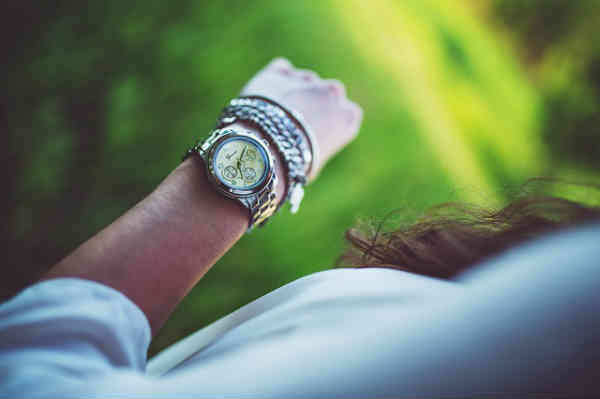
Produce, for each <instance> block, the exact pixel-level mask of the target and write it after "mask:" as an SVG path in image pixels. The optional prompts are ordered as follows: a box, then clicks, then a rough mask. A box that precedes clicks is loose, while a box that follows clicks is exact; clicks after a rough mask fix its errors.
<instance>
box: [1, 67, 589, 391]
mask: <svg viewBox="0 0 600 399" xmlns="http://www.w3.org/2000/svg"><path fill="white" fill-rule="evenodd" d="M242 94H246V95H258V96H263V97H262V98H263V99H265V98H269V99H272V100H274V103H275V104H280V105H281V107H282V109H283V110H288V111H290V113H289V114H288V115H287V116H288V117H290V118H291V117H292V116H291V115H292V114H291V110H296V111H299V112H300V113H302V114H303V115H304V116H305V117H306V119H307V120H306V122H307V125H308V126H311V127H312V129H313V132H314V138H312V139H314V140H316V141H315V142H311V137H310V134H309V132H308V131H307V130H308V128H307V127H306V126H304V124H303V122H302V121H300V120H296V122H297V123H298V128H299V129H300V130H302V133H300V136H299V138H298V142H304V143H306V144H307V147H306V148H309V150H312V153H310V154H309V155H310V156H309V157H308V158H306V159H305V161H306V162H303V163H302V162H300V165H304V166H306V169H305V170H301V171H300V172H299V173H300V174H302V173H305V174H306V176H308V178H309V179H314V177H315V176H316V175H317V174H318V171H319V170H320V169H321V168H322V167H323V165H324V164H325V163H326V161H327V159H329V158H330V157H331V156H333V155H334V154H335V153H336V152H337V151H339V150H341V149H342V148H343V147H344V146H345V145H346V144H347V143H348V142H349V141H351V140H352V139H353V138H354V137H355V135H356V133H357V131H358V128H359V125H360V122H361V117H362V115H361V113H362V112H361V110H360V108H359V107H358V106H357V105H356V104H354V103H352V102H351V101H349V100H348V99H347V98H346V94H345V92H344V87H343V85H342V84H341V83H339V82H337V81H327V80H322V79H320V78H319V77H318V76H317V75H316V74H315V73H313V72H311V71H302V70H298V69H295V68H294V67H293V66H292V65H291V64H290V63H289V62H288V61H286V60H284V59H276V60H274V61H273V62H272V63H270V64H269V65H268V66H266V67H265V69H263V70H262V71H260V72H259V73H258V74H257V75H256V76H255V77H254V78H253V79H252V80H250V82H249V83H248V84H247V85H246V86H245V87H244V89H243V91H242ZM265 101H266V100H265ZM232 112H233V111H232ZM232 114H233V113H232ZM283 114H285V112H283V113H282V115H283ZM236 115H238V119H235V118H233V119H228V122H229V125H228V128H231V129H233V130H235V129H240V130H244V132H246V133H244V134H248V137H254V138H256V140H254V139H252V140H254V141H252V140H250V139H248V140H246V141H245V142H244V143H242V146H240V147H235V148H234V147H231V151H230V152H229V153H226V154H224V157H225V158H223V162H226V161H225V159H226V160H228V161H229V162H231V165H229V166H231V169H230V170H229V171H227V170H226V169H227V166H225V165H222V166H219V165H218V162H216V161H215V165H216V166H215V168H216V169H217V170H221V172H215V171H210V168H208V169H207V168H205V167H204V165H203V164H202V160H204V159H205V154H204V153H202V154H200V155H202V158H199V157H196V156H195V155H196V154H197V153H199V152H202V151H204V150H202V148H200V147H194V149H192V151H191V152H190V154H191V155H192V156H190V157H188V158H187V159H186V160H185V161H184V162H183V163H182V164H181V165H180V166H179V167H177V168H176V169H175V170H174V171H173V172H172V173H171V174H170V175H169V176H168V177H167V178H166V179H165V180H164V181H163V182H162V183H161V184H160V185H159V186H158V188H157V189H156V190H155V191H154V192H153V193H151V194H150V195H149V196H148V197H147V198H145V199H144V200H143V201H142V202H140V203H139V204H138V205H136V206H135V207H134V208H132V209H131V210H129V211H128V212H127V213H126V214H124V215H123V216H121V217H120V218H119V219H117V220H116V221H115V222H113V223H112V224H111V225H110V226H108V227H107V228H105V229H104V230H102V231H101V232H100V233H98V234H97V235H96V236H94V237H92V238H91V239H90V240H88V241H87V242H85V243H84V244H83V245H81V246H80V247H79V248H78V249H76V250H75V251H74V252H73V253H72V254H70V255H69V256H68V257H66V258H65V259H63V260H62V261H61V262H60V263H58V264H57V265H56V266H54V268H52V269H51V270H50V272H49V273H48V274H47V275H46V276H45V278H44V279H43V281H42V282H40V283H38V284H36V285H34V286H32V287H29V288H28V289H26V290H24V291H23V292H22V293H21V294H19V295H18V296H16V297H15V298H13V299H12V300H10V301H9V302H7V303H5V304H3V305H2V306H1V307H0V337H1V339H0V370H2V372H1V373H0V376H2V377H1V379H0V393H1V395H2V396H6V397H20V396H26V397H33V396H61V397H66V396H77V397H88V396H102V397H107V396H121V397H129V396H144V397H148V396H161V397H165V396H168V397H173V396H196V397H197V396H202V397H334V396H336V397H365V396H368V397H374V396H378V397H383V396H386V397H388V396H393V397H406V396H410V397H444V396H450V397H456V396H460V397H467V396H473V397H482V396H499V395H503V394H518V395H523V394H526V393H553V394H565V395H569V396H570V397H572V395H583V394H586V393H589V392H590V391H588V390H589V389H595V388H594V385H593V383H594V379H593V377H594V376H595V375H594V368H593V366H597V365H598V362H599V360H598V359H599V356H600V352H599V350H598V348H600V345H598V344H600V338H599V337H600V334H598V333H599V332H600V321H599V320H598V319H597V317H596V315H597V314H598V310H600V301H599V300H598V299H597V298H596V292H597V289H598V287H600V277H599V274H598V273H597V270H596V266H597V261H596V259H598V256H599V255H600V249H599V246H598V245H597V241H598V239H597V237H598V234H600V226H598V225H590V226H587V227H585V228H581V229H578V230H573V231H572V232H570V233H564V234H558V235H554V236H549V237H547V238H544V239H542V240H540V241H535V242H533V243H530V244H527V245H526V246H524V247H519V248H516V249H514V250H511V251H508V252H506V253H504V254H503V255H502V256H499V257H496V258H491V259H490V260H488V261H485V262H483V263H482V264H480V266H479V267H478V268H475V269H473V271H471V272H470V273H466V274H462V275H460V276H459V277H458V278H455V279H454V280H452V281H445V280H441V279H437V278H432V277H427V276H422V275H419V274H417V273H420V274H425V275H432V276H441V277H449V276H452V275H454V274H456V273H458V272H459V271H460V270H461V268H465V267H466V266H469V265H471V264H474V263H477V262H481V261H482V260H485V257H486V256H487V255H490V254H491V253H492V252H498V251H501V250H503V249H506V248H507V247H509V246H511V245H512V244H514V243H515V242H516V241H518V240H520V239H522V238H526V237H527V238H529V237H531V236H535V235H539V234H541V233H542V232H546V231H548V230H551V229H552V228H557V227H560V226H562V225H564V224H565V222H563V220H566V221H567V222H566V223H567V225H568V224H569V223H572V224H575V223H577V222H580V221H581V220H585V219H589V218H591V217H595V216H597V215H598V211H597V210H595V209H588V208H585V207H578V206H576V205H574V204H571V203H562V202H560V201H559V200H556V201H557V202H556V203H557V204H560V206H557V209H558V208H560V209H563V210H568V209H577V210H580V211H581V212H579V213H577V212H575V214H574V216H573V217H570V216H569V215H571V214H569V215H567V217H565V218H562V219H561V221H557V222H556V223H555V224H554V225H552V226H551V223H549V222H548V223H547V224H546V225H544V226H543V228H540V229H528V228H526V227H527V223H529V226H538V225H541V219H540V218H539V217H538V216H539V215H538V214H537V213H535V212H529V211H528V212H524V210H525V209H526V206H525V205H524V204H520V205H519V207H520V208H519V207H517V208H515V209H513V210H519V209H520V211H521V212H520V213H519V212H513V213H512V214H511V209H510V207H509V208H507V211H506V214H498V215H495V216H496V221H497V224H496V225H495V227H494V228H493V229H487V228H486V226H485V223H479V224H477V223H475V222H474V221H473V220H470V221H465V220H464V219H463V220H458V221H456V222H455V223H454V224H453V223H451V222H452V221H453V220H455V218H446V219H445V220H443V219H439V218H438V219H436V220H442V222H440V224H435V223H433V222H430V221H424V222H423V223H422V224H420V225H418V226H417V227H415V228H414V229H413V230H408V231H407V232H403V233H400V232H396V234H385V235H381V234H376V235H375V237H373V239H371V238H367V237H362V236H361V235H360V234H359V233H357V232H350V233H349V238H350V239H351V241H352V242H354V243H355V245H356V248H358V249H359V250H362V251H363V253H364V255H363V256H364V259H365V261H366V262H368V263H369V264H371V265H375V266H377V264H379V266H388V267H392V268H398V269H404V271H403V270H392V269H390V268H384V267H374V268H366V269H338V270H331V271H326V272H321V273H316V274H313V275H310V276H307V277H304V278H301V279H299V280H297V281H295V282H292V283H290V284H288V285H286V286H284V287H281V288H280V289H278V290H275V291H274V292H272V293H270V294H268V295H266V296H264V297H262V298H260V299H258V300H256V301H254V302H252V303H250V304H249V305H247V306H245V307H243V308H241V309H239V310H238V311H236V312H234V313H232V314H231V315H229V316H227V317H226V318H224V319H222V320H220V321H218V322H217V323H215V324H213V325H211V326H209V327H208V328H206V329H204V330H202V331H200V332H199V333H197V334H195V335H192V336H191V337H189V338H188V339H186V340H184V341H182V343H180V344H178V345H176V346H174V347H173V348H171V349H169V350H167V351H166V352H165V353H164V355H159V356H158V357H157V360H156V361H154V362H153V363H152V364H151V365H150V367H149V372H151V373H150V375H149V374H146V373H145V368H146V358H145V355H146V350H147V346H148V344H149V341H150V338H151V334H154V333H156V332H157V331H158V330H159V329H160V327H161V325H162V324H163V323H164V322H165V320H166V319H167V318H168V316H169V314H170V312H171V311H172V310H173V308H174V307H175V306H176V304H177V303H178V302H179V301H180V300H181V299H182V298H183V297H184V296H185V295H186V293H187V292H188V291H189V290H190V289H191V287H193V285H194V284H195V283H196V282H197V281H198V280H199V279H200V278H201V277H202V276H203V275H204V274H205V273H206V272H207V271H208V269H210V267H211V266H212V265H213V264H214V263H215V262H216V261H217V260H218V259H219V258H220V257H221V256H222V255H223V254H224V253H225V252H226V251H227V250H228V249H229V248H230V247H231V246H232V245H233V244H234V243H235V242H236V241H237V240H238V239H239V238H240V237H241V235H242V234H243V233H244V231H245V230H246V229H247V228H248V226H249V225H252V223H254V221H255V218H254V216H255V215H256V214H258V215H259V216H260V217H257V218H256V221H257V223H258V221H262V220H263V219H262V217H268V215H267V214H261V212H263V210H264V211H265V212H267V210H269V209H275V208H277V207H278V205H279V204H280V203H281V202H282V201H284V200H286V199H290V201H292V200H293V201H298V198H295V199H292V198H293V195H292V196H288V194H289V193H292V191H293V190H292V183H291V178H292V177H290V176H292V174H291V172H290V170H291V167H290V165H289V163H288V162H290V161H289V160H288V159H286V158H284V157H283V156H282V155H281V153H278V152H277V151H275V153H276V154H279V155H277V156H275V157H273V159H272V161H273V166H272V167H273V173H274V174H275V175H276V176H279V179H273V180H272V183H273V184H272V187H271V188H270V189H271V192H269V195H268V196H266V197H264V198H263V197H261V198H262V199H265V198H267V199H266V200H265V201H267V202H266V203H267V205H268V206H266V207H265V208H264V209H263V210H257V209H258V208H256V207H254V208H253V205H252V204H250V205H248V206H247V208H245V206H244V205H243V204H242V203H240V202H236V201H232V200H230V199H226V198H224V196H223V195H221V194H222V193H220V192H218V191H217V190H216V189H215V187H214V186H213V185H212V184H210V183H209V181H210V179H211V178H213V177H211V176H212V175H211V173H215V175H218V173H222V176H224V177H223V178H230V179H234V178H235V177H236V176H238V177H239V178H240V179H242V180H243V178H248V179H250V178H251V174H250V173H249V172H248V171H247V170H246V169H247V168H249V167H247V165H246V166H244V164H243V162H244V160H245V159H248V157H249V155H248V154H247V152H248V151H251V150H253V148H250V150H249V149H248V145H249V144H248V143H253V145H256V146H258V147H257V148H261V147H260V145H261V144H260V139H261V138H265V135H266V133H265V129H261V128H260V126H258V125H257V124H251V123H248V122H247V121H245V120H244V118H243V117H242V116H241V115H243V113H240V114H236ZM229 117H230V116H228V118H229ZM282 117H283V116H282ZM298 118H299V117H298ZM237 137H240V136H237ZM215 143H216V142H215ZM223 143H225V141H223V142H222V143H221V144H222V147H218V148H226V147H225V144H223ZM221 144H219V145H221ZM238 144H239V143H238ZM308 144H311V145H308ZM211 145H212V144H211ZM317 147H318V148H320V157H319V158H317V157H316V156H317V153H316V152H317V151H316V150H317ZM207 148H208V147H207ZM211 148H213V147H211ZM218 148H217V147H216V144H215V147H214V152H213V153H212V154H213V156H214V157H215V159H216V158H218V155H217V154H218V151H219V149H218ZM236 148H237V149H236ZM211 151H213V150H211ZM265 151H267V150H265ZM265 154H266V152H265ZM238 156H239V158H238ZM255 156H256V154H253V155H252V157H254V158H253V159H256V158H255ZM264 156H265V158H264V160H265V163H264V164H261V165H262V167H264V168H268V167H267V166H265V165H267V164H268V162H267V161H268V160H269V159H270V158H268V156H267V155H264ZM244 157H246V158H244ZM219 159H220V158H219ZM248 162H250V161H248ZM259 166H260V165H259ZM255 167H257V166H256V165H255ZM232 181H233V180H232ZM233 184H234V183H232V187H233ZM240 184H241V183H240ZM257 184H258V183H257ZM265 189H266V188H265ZM261 193H262V192H261ZM271 194H272V195H271ZM261 195H262V194H261ZM261 201H262V200H261ZM550 202H552V201H550ZM553 203H554V202H553ZM249 209H250V215H251V216H252V218H251V219H250V222H249V213H248V210H249ZM261 209H262V208H261ZM253 212H258V213H253ZM523 213H526V214H528V215H531V217H538V219H540V220H537V219H536V220H533V219H530V220H528V221H527V220H525V219H524V224H519V223H521V222H522V221H523V220H521V219H519V218H518V217H517V216H518V215H519V214H523ZM471 215H473V213H472V212H471ZM511 215H513V216H514V218H513V219H511ZM480 216H482V217H483V220H487V221H488V222H489V221H490V220H489V219H490V218H492V219H493V216H494V215H485V214H484V215H480ZM486 218H487V219H486ZM542 219H543V218H542ZM546 219H548V218H546ZM534 221H537V222H539V223H533V222H534ZM501 223H504V225H501ZM511 226H513V227H518V226H521V229H522V230H523V234H521V235H518V234H517V230H518V229H517V230H514V231H511V230H510V227H511ZM506 227H509V229H507V228H506ZM505 231H506V232H508V233H506V236H505V237H504V238H505V240H504V241H503V242H502V243H500V239H499V237H502V234H494V233H498V232H501V233H502V232H505ZM481 237H484V239H483V240H481V239H478V238H481ZM510 237H512V239H510ZM410 240H413V241H410ZM494 240H497V241H495V242H494V244H498V245H495V247H494V250H491V249H490V248H491V247H492V246H493V245H492V246H490V245H488V247H489V248H486V247H485V246H482V245H481V244H482V243H486V242H487V243H488V244H489V242H490V241H494ZM476 242H478V245H479V246H475V245H474V244H475V243H476ZM471 244H473V245H471ZM500 244H502V245H500ZM436 249H437V250H436ZM444 251H445V252H444ZM444 259H451V260H453V262H450V263H449V264H444ZM457 265H458V266H457ZM460 265H462V266H460ZM406 270H408V271H409V272H407V271H406ZM411 272H416V273H411ZM595 392H597V389H596V391H595Z"/></svg>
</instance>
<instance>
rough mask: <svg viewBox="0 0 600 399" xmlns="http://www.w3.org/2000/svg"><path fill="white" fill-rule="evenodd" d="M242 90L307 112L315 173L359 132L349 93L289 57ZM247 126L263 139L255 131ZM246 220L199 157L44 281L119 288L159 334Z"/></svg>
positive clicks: (277, 164) (279, 189)
mask: <svg viewBox="0 0 600 399" xmlns="http://www.w3.org/2000/svg"><path fill="white" fill-rule="evenodd" d="M242 94H254V95H265V96H267V97H273V98H276V99H278V100H279V101H282V103H284V104H286V105H287V106H288V107H290V108H291V109H294V110H296V111H299V112H300V113H303V114H304V116H305V117H306V119H307V121H308V123H309V124H310V125H311V126H312V128H313V131H314V133H315V136H316V141H317V143H318V146H319V147H320V148H321V149H322V150H323V151H321V157H320V161H319V162H318V164H317V165H313V167H315V168H316V170H317V171H318V170H319V169H320V168H321V167H322V166H323V165H324V163H325V162H326V161H327V159H328V158H329V157H331V156H332V155H333V154H334V153H335V152H337V151H339V149H341V148H342V147H343V146H344V145H346V144H347V143H348V142H349V141H350V140H352V139H353V138H354V137H355V135H356V133H357V132H358V127H359V126H360V121H361V119H362V111H361V109H360V107H359V106H358V105H357V104H355V103H353V102H351V101H349V100H348V99H347V98H346V96H345V89H344V87H343V85H342V84H341V83H339V82H337V81H326V80H322V79H320V78H319V77H318V76H317V75H316V74H314V73H307V72H306V71H303V70H298V69H295V68H294V67H293V66H292V65H291V64H290V63H289V61H287V60H283V59H275V60H274V61H273V62H271V63H270V64H269V65H267V66H266V67H265V68H264V69H263V70H261V71H260V72H259V73H257V74H256V76H255V77H254V78H253V79H251V80H250V82H249V83H248V84H247V85H246V87H245V88H244V90H243V92H242ZM242 127H244V128H245V129H246V130H252V131H253V133H255V134H257V135H259V136H263V134H262V133H261V132H259V131H258V130H257V129H253V128H251V127H250V126H247V125H242ZM263 137H264V136H263ZM273 153H274V154H275V153H277V151H273ZM282 165H283V164H282V160H281V158H280V157H279V156H274V170H275V173H276V174H277V176H279V179H278V182H279V183H278V184H277V186H276V188H275V191H276V201H277V202H279V201H281V200H282V198H283V197H284V193H285V189H286V187H285V184H286V176H287V174H286V173H285V172H286V171H285V170H284V169H283V168H282ZM307 167H308V166H307ZM312 175H313V176H314V175H315V173H312ZM248 223H249V212H248V209H247V208H245V207H244V206H243V205H241V204H239V203H238V202H236V201H234V200H230V199H226V198H224V197H223V196H221V195H220V194H218V193H217V191H216V190H215V188H214V187H213V186H212V185H211V183H210V182H209V180H208V177H207V175H206V171H205V168H204V165H203V162H202V161H201V160H200V158H199V157H197V156H194V157H192V158H190V159H188V160H187V161H186V162H184V163H182V164H181V165H180V166H179V167H178V168H176V169H175V170H174V171H173V172H171V174H170V175H169V176H168V177H167V178H166V179H165V180H164V181H163V182H162V183H161V184H160V185H159V186H158V188H157V189H156V190H154V192H152V193H151V194H150V195H149V196H148V197H147V198H145V199H144V200H143V201H141V202H140V203H139V204H137V205H136V206H135V207H134V208H132V209H131V210H129V211H128V212H126V213H125V214H124V215H123V216H121V217H120V218H119V219H117V220H116V221H115V222H113V223H112V224H111V225H109V226H108V227H106V228H105V229H104V230H102V231H101V232H100V233H98V234H97V235H95V236H94V237H92V238H91V239H89V240H88V241H86V242H85V243H83V244H82V245H81V246H80V247H79V248H77V249H76V250H75V251H74V252H73V253H71V254H70V255H69V256H67V257H66V258H65V259H63V260H62V261H61V262H60V263H58V264H57V265H56V266H54V267H53V268H52V269H51V270H50V272H49V273H48V274H47V275H46V276H44V279H48V278H56V277H80V278H84V279H88V280H94V281H98V282H100V283H103V284H106V285H108V286H110V287H112V288H115V289H117V290H118V291H121V292H122V293H123V294H125V295H127V296H128V297H129V298H130V299H131V300H132V301H133V302H135V303H136V304H137V305H138V306H139V307H140V308H141V309H142V311H143V312H144V313H145V314H146V316H147V317H148V319H149V321H150V325H151V326H152V331H153V333H156V332H157V331H158V329H159V328H160V327H161V326H162V324H163V323H164V322H165V321H166V319H167V318H168V316H169V314H170V313H171V312H172V310H173V309H174V308H175V306H176V305H177V303H179V301H180V300H181V299H182V298H183V297H184V296H185V295H186V294H187V293H188V292H189V290H190V289H191V288H192V287H193V286H194V284H196V282H198V280H199V279H200V278H201V277H202V276H203V275H204V274H205V273H206V272H207V271H208V270H209V269H210V267H211V266H212V265H214V264H215V262H216V261H217V260H218V259H219V258H220V257H221V256H222V255H223V254H224V253H225V252H227V250H228V249H229V248H231V247H232V246H233V245H234V244H235V242H236V241H237V240H238V239H239V238H240V237H241V236H242V234H243V233H244V232H245V231H246V228H247V227H248Z"/></svg>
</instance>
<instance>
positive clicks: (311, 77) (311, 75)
mask: <svg viewBox="0 0 600 399" xmlns="http://www.w3.org/2000/svg"><path fill="white" fill-rule="evenodd" d="M296 75H297V76H298V77H299V78H300V79H302V80H304V81H305V82H315V81H317V80H319V75H317V74H316V73H315V72H313V71H311V70H309V69H298V71H297V72H296Z"/></svg>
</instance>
